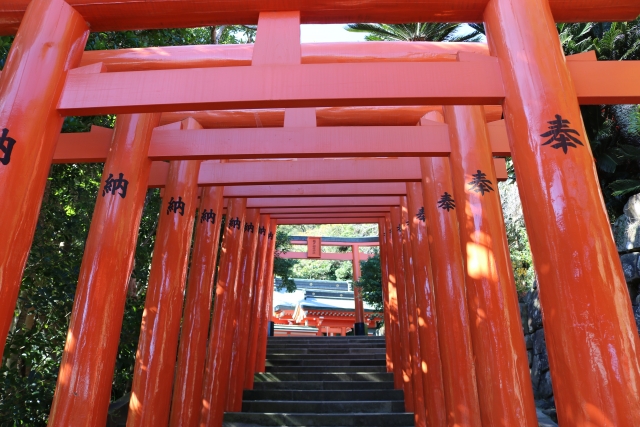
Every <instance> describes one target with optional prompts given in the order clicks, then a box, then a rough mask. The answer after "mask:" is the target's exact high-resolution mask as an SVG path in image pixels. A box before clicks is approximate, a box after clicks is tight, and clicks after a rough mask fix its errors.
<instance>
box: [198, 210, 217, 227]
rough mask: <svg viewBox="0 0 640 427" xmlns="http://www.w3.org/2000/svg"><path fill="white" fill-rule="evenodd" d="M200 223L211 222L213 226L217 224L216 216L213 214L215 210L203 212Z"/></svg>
mask: <svg viewBox="0 0 640 427" xmlns="http://www.w3.org/2000/svg"><path fill="white" fill-rule="evenodd" d="M200 222H210V223H212V224H215V223H216V214H215V212H213V209H209V212H207V210H206V209H205V210H204V211H203V212H202V216H201V217H200Z"/></svg>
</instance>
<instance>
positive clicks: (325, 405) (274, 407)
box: [242, 400, 405, 414]
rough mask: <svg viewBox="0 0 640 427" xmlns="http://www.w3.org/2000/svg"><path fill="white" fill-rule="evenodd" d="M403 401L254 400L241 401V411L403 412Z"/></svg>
mask: <svg viewBox="0 0 640 427" xmlns="http://www.w3.org/2000/svg"><path fill="white" fill-rule="evenodd" d="M404 411H405V409H404V401H402V400H394V401H386V402H379V401H374V402H366V401H356V400H345V401H340V402H323V401H315V402H311V401H309V402H296V401H288V400H284V401H282V400H255V401H244V402H242V412H260V413H264V412H283V413H289V414H311V413H313V414H336V413H341V414H372V413H373V414H380V413H383V414H386V413H402V412H404Z"/></svg>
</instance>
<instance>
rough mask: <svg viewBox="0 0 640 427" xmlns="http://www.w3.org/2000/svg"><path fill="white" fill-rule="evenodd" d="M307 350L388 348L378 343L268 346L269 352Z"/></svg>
mask: <svg viewBox="0 0 640 427" xmlns="http://www.w3.org/2000/svg"><path fill="white" fill-rule="evenodd" d="M305 348H310V349H318V350H322V349H326V350H329V349H350V348H354V349H367V348H378V349H379V348H386V346H385V345H384V343H382V344H376V343H364V344H334V345H326V344H300V345H298V344H279V343H278V344H268V345H267V351H269V350H274V349H292V350H297V349H305Z"/></svg>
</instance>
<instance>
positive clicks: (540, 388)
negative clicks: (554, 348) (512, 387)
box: [520, 289, 558, 422]
mask: <svg viewBox="0 0 640 427" xmlns="http://www.w3.org/2000/svg"><path fill="white" fill-rule="evenodd" d="M520 315H521V317H522V328H523V330H524V340H525V343H526V345H527V357H528V358H529V368H530V369H531V382H532V383H533V398H534V399H535V400H536V406H537V407H538V408H540V409H541V410H542V412H544V413H545V414H547V415H548V416H549V417H551V419H553V420H554V421H556V422H557V421H558V418H557V416H556V405H555V402H554V400H553V389H552V388H551V373H550V372H549V357H548V356H547V345H546V343H545V340H544V331H543V329H542V313H541V311H540V300H539V299H538V290H537V289H534V290H533V291H531V292H528V293H526V294H525V295H523V296H521V297H520Z"/></svg>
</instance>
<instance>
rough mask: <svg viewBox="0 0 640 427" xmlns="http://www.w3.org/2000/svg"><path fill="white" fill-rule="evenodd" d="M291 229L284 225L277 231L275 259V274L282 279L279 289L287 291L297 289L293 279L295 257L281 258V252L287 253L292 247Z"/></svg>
mask: <svg viewBox="0 0 640 427" xmlns="http://www.w3.org/2000/svg"><path fill="white" fill-rule="evenodd" d="M288 231H289V230H287V229H286V228H284V227H278V231H277V232H276V253H275V258H274V260H273V275H274V277H275V276H278V277H280V278H281V279H282V282H281V283H280V284H279V285H278V286H277V288H276V289H277V290H279V291H281V290H283V289H284V290H286V291H287V292H294V291H295V290H296V283H295V282H294V281H293V277H295V276H294V275H293V267H294V266H295V265H296V260H295V259H287V258H280V254H285V253H287V252H289V250H290V249H291V242H290V240H289V237H290V236H289V233H288Z"/></svg>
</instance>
